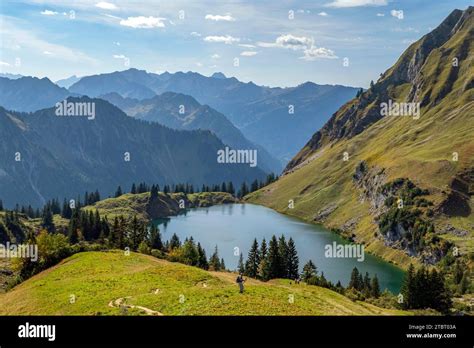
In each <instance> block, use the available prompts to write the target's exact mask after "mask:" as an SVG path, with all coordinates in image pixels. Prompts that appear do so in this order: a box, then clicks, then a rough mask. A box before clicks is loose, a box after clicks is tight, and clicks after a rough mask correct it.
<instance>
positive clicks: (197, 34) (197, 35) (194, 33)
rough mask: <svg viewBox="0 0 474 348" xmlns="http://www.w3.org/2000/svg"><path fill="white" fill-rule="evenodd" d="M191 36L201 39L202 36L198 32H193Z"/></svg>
mask: <svg viewBox="0 0 474 348" xmlns="http://www.w3.org/2000/svg"><path fill="white" fill-rule="evenodd" d="M191 36H194V37H201V34H200V33H198V32H197V31H193V32H192V33H191Z"/></svg>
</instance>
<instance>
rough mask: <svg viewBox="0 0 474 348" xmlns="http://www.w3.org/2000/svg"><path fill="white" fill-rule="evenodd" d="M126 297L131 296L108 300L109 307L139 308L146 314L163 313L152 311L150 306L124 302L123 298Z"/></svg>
mask: <svg viewBox="0 0 474 348" xmlns="http://www.w3.org/2000/svg"><path fill="white" fill-rule="evenodd" d="M127 298H131V296H127V297H121V298H118V299H116V300H112V301H110V302H109V307H112V308H123V307H125V308H132V309H133V308H136V309H140V310H142V311H144V312H145V313H146V314H148V315H164V314H163V313H161V312H157V311H154V310H152V309H150V308H146V307H142V306H134V305H129V304H126V303H125V300H126V299H127Z"/></svg>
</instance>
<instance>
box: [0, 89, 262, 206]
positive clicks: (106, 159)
mask: <svg viewBox="0 0 474 348" xmlns="http://www.w3.org/2000/svg"><path fill="white" fill-rule="evenodd" d="M58 88H59V87H58ZM67 101H68V102H71V103H75V102H77V103H94V105H95V118H94V119H88V118H87V117H66V116H63V117H59V116H56V109H55V108H47V109H42V110H38V111H36V112H34V113H28V114H27V113H18V112H11V111H7V110H5V109H4V108H1V109H0V139H1V141H0V142H1V146H0V163H2V165H1V168H0V177H1V180H0V192H1V199H2V200H3V202H4V203H5V204H6V205H10V206H11V205H14V204H15V203H19V204H32V205H39V204H42V203H44V202H45V200H47V199H51V198H53V197H59V198H62V197H70V198H71V199H72V198H75V197H77V195H78V194H83V193H84V192H85V191H92V190H95V189H99V191H100V192H101V193H102V194H104V195H109V194H113V192H115V190H116V188H117V186H118V185H121V186H122V188H123V189H124V190H128V189H129V188H130V187H131V185H132V183H137V182H147V183H158V184H160V185H164V184H171V183H190V184H194V185H195V186H197V185H199V187H200V185H202V184H214V183H215V184H217V183H221V182H223V181H226V182H227V181H232V182H233V183H234V185H236V186H237V185H239V184H240V183H241V182H242V181H247V182H251V181H253V180H254V179H259V180H262V179H263V178H264V177H265V173H264V171H262V170H261V169H260V168H259V167H250V166H249V164H245V163H244V164H242V163H240V164H239V163H218V162H217V160H216V159H217V151H218V150H221V149H224V147H225V145H224V144H223V143H222V141H221V140H220V139H219V138H217V137H216V136H215V135H214V134H212V133H211V132H210V131H203V130H192V131H178V130H173V129H170V128H168V127H165V126H162V125H160V124H157V123H150V122H146V121H142V120H138V119H135V118H133V117H129V116H127V115H126V114H125V113H124V112H122V111H121V110H120V109H119V108H117V107H115V106H114V105H112V104H110V103H108V102H107V101H104V100H102V99H90V98H88V97H82V98H80V99H79V98H74V97H72V98H68V99H67Z"/></svg>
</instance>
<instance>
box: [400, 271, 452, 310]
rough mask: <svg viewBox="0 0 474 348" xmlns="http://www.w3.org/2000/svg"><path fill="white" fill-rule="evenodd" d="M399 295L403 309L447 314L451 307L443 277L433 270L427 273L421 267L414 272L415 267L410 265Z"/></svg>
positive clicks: (449, 295) (449, 296)
mask: <svg viewBox="0 0 474 348" xmlns="http://www.w3.org/2000/svg"><path fill="white" fill-rule="evenodd" d="M401 294H402V295H403V301H402V304H401V305H402V307H403V308H405V309H421V308H432V309H436V310H438V311H440V312H441V313H447V312H448V311H449V308H451V305H452V301H451V294H450V292H449V290H448V289H447V288H446V286H445V282H444V276H443V275H442V274H441V273H440V272H438V271H437V270H436V269H435V268H433V269H431V271H428V270H427V269H426V267H424V266H422V267H420V268H419V269H418V270H416V271H415V267H414V266H413V265H410V266H409V268H408V272H407V274H406V276H405V280H404V282H403V286H402V289H401Z"/></svg>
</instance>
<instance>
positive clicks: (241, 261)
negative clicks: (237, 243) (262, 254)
mask: <svg viewBox="0 0 474 348" xmlns="http://www.w3.org/2000/svg"><path fill="white" fill-rule="evenodd" d="M237 271H238V272H239V273H241V274H244V273H245V265H244V256H243V255H242V253H240V256H239V263H238V265H237Z"/></svg>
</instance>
